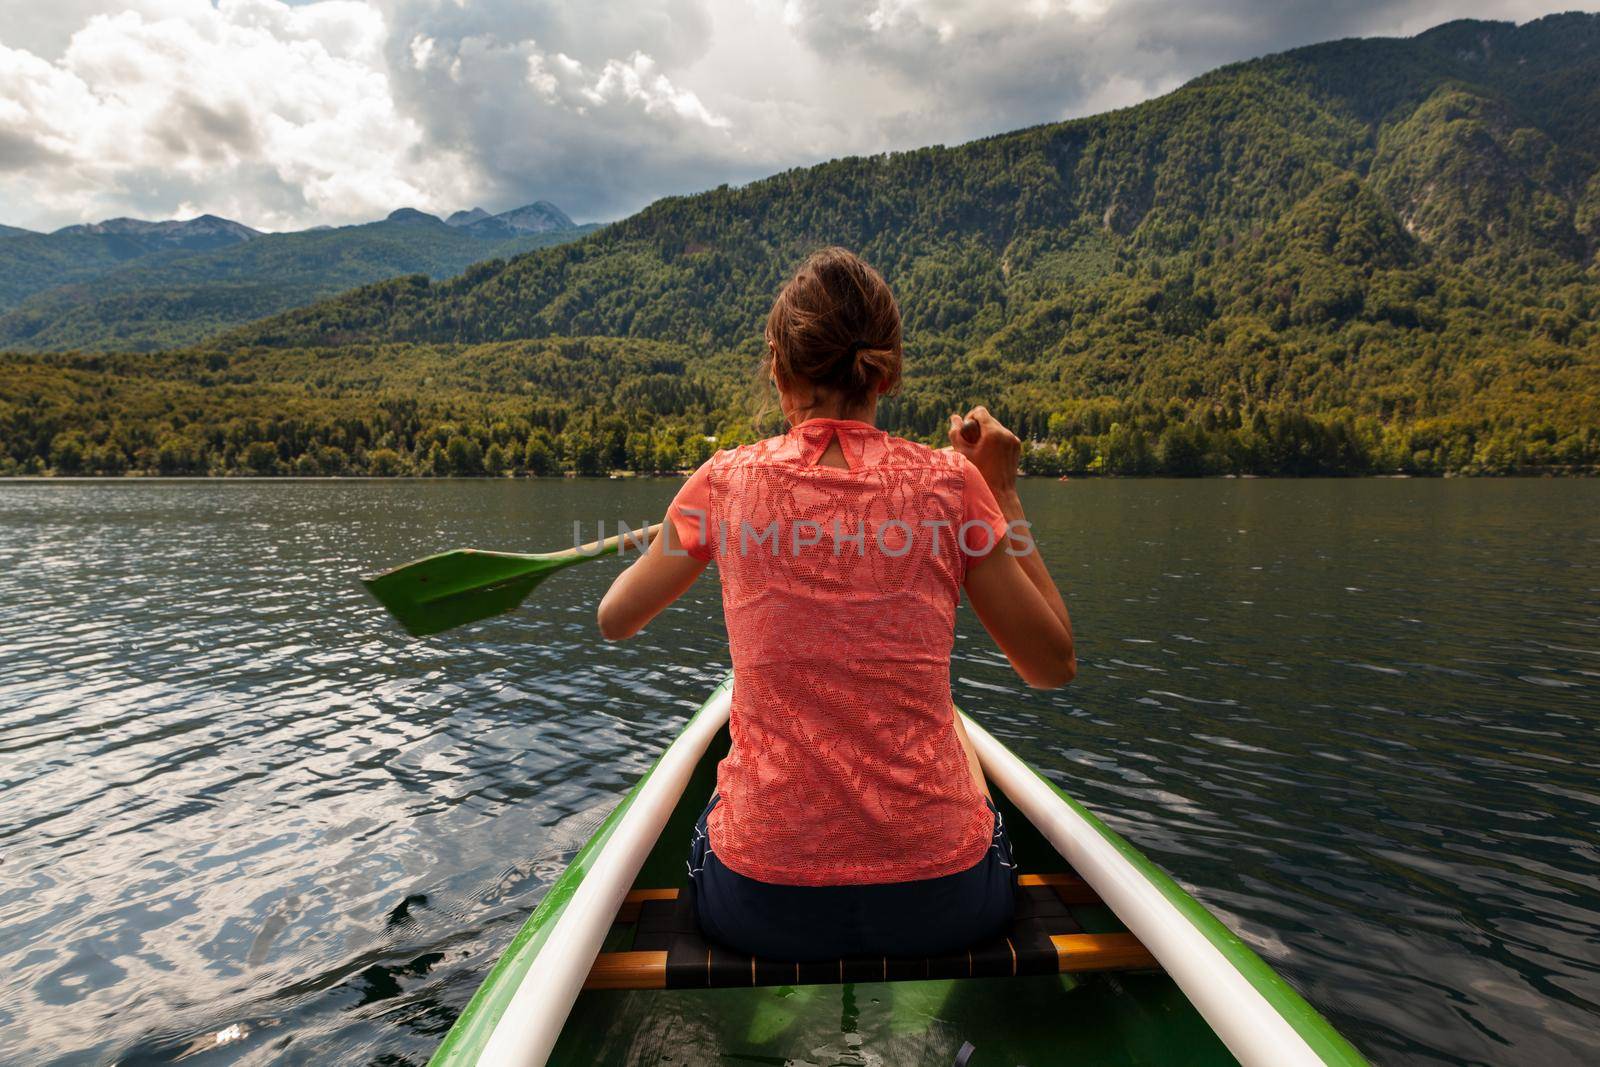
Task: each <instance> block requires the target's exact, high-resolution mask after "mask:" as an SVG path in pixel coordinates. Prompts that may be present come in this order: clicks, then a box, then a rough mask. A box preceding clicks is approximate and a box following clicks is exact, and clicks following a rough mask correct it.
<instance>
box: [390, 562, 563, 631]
mask: <svg viewBox="0 0 1600 1067" xmlns="http://www.w3.org/2000/svg"><path fill="white" fill-rule="evenodd" d="M593 558H594V557H593V556H583V555H579V554H577V553H573V552H561V553H554V554H551V555H543V556H535V555H523V554H519V553H515V552H479V551H477V550H476V549H471V548H458V549H454V550H453V551H450V552H441V553H439V554H438V555H436V556H428V557H427V558H425V559H419V560H417V561H416V562H414V563H407V564H406V565H404V566H403V567H396V568H395V569H394V570H392V571H385V572H384V573H382V574H378V575H374V576H373V577H371V578H363V579H362V580H361V583H362V584H363V585H365V586H366V587H367V589H368V590H370V591H371V593H372V595H373V596H375V597H377V598H378V603H380V604H382V605H383V606H384V607H385V608H388V609H389V613H390V614H391V615H393V616H394V617H395V618H396V619H398V620H400V625H401V626H404V627H405V628H406V632H407V633H409V634H410V635H411V636H412V637H426V636H427V635H429V634H436V633H439V632H441V631H443V630H449V629H451V628H453V627H456V626H462V625H465V624H466V623H469V622H477V621H478V620H479V619H487V618H489V617H490V616H492V615H499V614H501V613H502V612H507V611H510V610H511V609H512V608H515V607H516V606H517V605H518V604H520V603H522V600H523V598H524V597H526V596H527V595H528V594H529V593H531V592H533V589H534V587H535V586H537V585H538V584H539V583H540V582H542V581H544V580H545V579H546V578H548V577H550V575H552V574H554V573H555V572H556V571H559V570H561V569H562V568H564V567H570V566H572V565H573V564H574V563H581V562H583V561H584V560H587V559H593Z"/></svg>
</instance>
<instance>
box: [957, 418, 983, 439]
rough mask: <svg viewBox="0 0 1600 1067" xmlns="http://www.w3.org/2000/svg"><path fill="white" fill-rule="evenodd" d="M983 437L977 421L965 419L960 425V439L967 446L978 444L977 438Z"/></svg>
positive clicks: (981, 428)
mask: <svg viewBox="0 0 1600 1067" xmlns="http://www.w3.org/2000/svg"><path fill="white" fill-rule="evenodd" d="M981 436H983V427H982V426H979V425H978V420H977V419H966V420H965V421H963V422H962V423H961V439H962V440H963V441H965V442H966V443H967V444H969V445H975V444H977V443H978V438H979V437H981Z"/></svg>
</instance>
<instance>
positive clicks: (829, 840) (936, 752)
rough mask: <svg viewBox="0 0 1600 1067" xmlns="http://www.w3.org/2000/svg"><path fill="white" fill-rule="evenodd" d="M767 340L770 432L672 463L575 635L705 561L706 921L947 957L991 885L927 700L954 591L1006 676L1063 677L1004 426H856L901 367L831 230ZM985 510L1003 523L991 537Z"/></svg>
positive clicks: (886, 320) (1000, 854) (995, 523)
mask: <svg viewBox="0 0 1600 1067" xmlns="http://www.w3.org/2000/svg"><path fill="white" fill-rule="evenodd" d="M766 341H767V356H766V359H765V360H764V361H763V364H762V371H763V374H764V375H766V376H767V378H768V380H769V381H770V383H771V385H772V386H773V387H774V388H775V390H776V393H777V397H778V401H779V407H780V408H781V409H782V411H783V413H784V416H785V417H786V418H787V419H788V421H789V423H790V424H791V426H792V427H793V428H792V429H791V430H790V431H789V432H788V433H786V434H784V435H783V436H782V437H774V438H771V439H769V440H766V441H762V442H760V443H758V444H754V445H748V446H745V447H743V448H736V449H732V450H729V451H725V452H719V453H717V454H716V455H715V456H713V457H712V458H711V459H710V460H709V461H708V462H707V463H706V464H705V465H704V466H702V467H701V468H700V470H698V471H696V472H695V474H694V476H693V477H691V478H690V479H689V481H688V482H687V483H685V485H684V486H683V488H682V490H681V491H680V492H679V494H678V497H677V499H676V500H674V501H673V504H672V507H671V508H670V509H669V512H668V514H669V517H670V519H671V521H670V522H668V523H667V524H666V529H667V530H668V534H667V536H663V537H658V538H656V539H655V540H654V541H653V542H652V543H651V545H650V547H649V549H648V550H647V551H646V552H645V554H644V556H643V557H642V558H641V559H640V560H639V561H638V562H637V563H635V564H634V565H633V566H632V567H629V568H628V569H627V570H626V571H624V572H623V573H622V574H621V575H619V576H618V577H617V580H616V581H615V582H613V583H612V586H611V589H610V591H608V592H607V593H606V595H605V598H604V599H603V600H601V602H600V608H599V611H598V620H599V623H600V631H601V633H603V634H605V636H606V637H608V638H612V639H619V638H624V637H629V636H632V635H633V634H635V633H637V632H638V631H639V629H640V628H641V627H643V626H644V625H645V624H646V623H648V622H649V621H650V620H651V619H653V618H655V617H656V615H657V614H659V613H660V612H661V611H662V610H663V609H664V608H665V607H666V606H667V605H668V604H671V603H672V602H673V601H674V600H676V599H677V598H678V597H679V596H682V595H683V593H684V592H685V591H686V590H688V588H689V587H690V586H691V585H692V584H693V583H694V581H695V579H696V578H698V577H699V576H700V574H701V573H702V572H703V571H704V570H705V567H706V564H707V563H708V562H710V560H712V559H716V560H717V563H718V567H719V570H720V572H721V578H722V597H723V608H724V614H725V616H726V618H727V624H728V640H729V650H730V653H731V655H732V657H733V667H734V684H733V715H732V723H731V730H732V734H733V744H732V747H731V749H730V751H729V755H728V756H727V758H726V759H724V760H723V762H722V764H721V766H720V767H719V769H718V779H717V782H718V792H717V794H716V795H714V796H712V797H711V799H710V802H709V803H708V804H707V805H706V810H705V812H704V814H702V815H701V817H700V819H699V820H698V821H697V823H696V825H695V833H694V838H693V840H692V841H691V843H690V846H689V854H688V863H689V873H690V883H691V886H692V897H693V900H694V910H695V917H696V919H697V920H698V921H699V924H700V927H701V929H702V930H703V931H704V932H705V934H706V936H707V937H708V938H709V939H711V940H712V941H715V942H720V943H722V944H725V945H729V946H732V947H736V948H739V949H740V950H742V951H744V952H748V953H751V954H754V955H757V956H764V957H766V958H769V959H783V960H802V959H837V958H840V957H842V956H847V955H857V954H865V955H882V956H889V955H896V956H903V955H929V954H937V953H939V952H945V951H954V950H956V949H959V948H961V947H963V946H966V945H971V944H974V943H976V942H977V941H979V940H981V939H983V938H985V937H992V936H996V935H997V934H998V932H999V931H1001V930H1003V929H1004V928H1005V927H1006V925H1007V924H1008V923H1009V922H1010V920H1011V915H1012V911H1013V908H1014V889H1015V867H1014V865H1013V863H1012V860H1011V850H1010V844H1009V842H1008V841H1007V839H1006V835H1005V829H1004V827H1003V826H1002V825H1001V821H1000V816H999V813H998V812H997V811H995V810H994V809H993V808H992V807H991V806H990V805H989V804H988V797H987V795H986V793H985V786H984V780H983V772H982V769H981V768H980V767H979V765H978V761H977V758H976V756H975V755H974V754H973V753H972V751H971V750H970V748H969V747H968V746H967V745H966V743H965V740H964V737H963V735H962V732H961V727H960V722H959V720H958V719H957V718H956V715H955V712H954V709H953V708H952V706H951V703H950V650H951V646H952V644H953V642H954V634H955V613H956V605H957V604H958V602H959V601H960V598H961V594H962V591H963V590H965V592H966V595H967V597H968V599H969V600H970V601H971V603H972V606H973V609H974V610H975V611H976V612H977V615H978V618H979V619H980V620H981V621H982V622H983V625H984V628H985V629H987V630H988V631H989V633H990V634H991V635H992V636H993V637H994V638H995V640H996V642H997V643H998V644H999V645H1000V647H1001V649H1002V650H1003V651H1004V652H1005V654H1006V657H1007V658H1008V659H1009V660H1010V661H1011V663H1012V665H1013V666H1014V667H1016V669H1017V672H1018V674H1019V675H1021V676H1022V678H1023V679H1025V680H1026V681H1028V682H1029V683H1030V684H1034V685H1049V686H1054V685H1062V684H1064V683H1065V682H1067V681H1069V680H1070V679H1071V677H1072V672H1073V670H1074V669H1075V660H1074V658H1073V651H1072V624H1071V620H1070V619H1069V618H1068V616H1067V608H1066V604H1065V603H1064V602H1063V601H1062V599H1061V595H1060V592H1059V591H1058V590H1057V589H1056V587H1055V583H1054V582H1052V581H1051V579H1050V576H1049V573H1048V572H1047V571H1046V570H1045V568H1044V564H1043V562H1042V561H1041V560H1040V559H1039V554H1038V552H1037V551H1035V550H1034V548H1033V545H1032V542H1031V540H1029V539H1028V538H1027V535H1026V532H1025V531H1026V526H1027V522H1026V519H1025V517H1024V515H1023V511H1022V502H1021V499H1020V497H1018V495H1017V493H1016V472H1017V459H1018V456H1019V455H1020V451H1021V442H1020V441H1018V439H1017V437H1016V435H1015V434H1013V433H1011V432H1010V431H1009V430H1007V429H1005V427H1003V426H1001V425H1000V424H999V423H998V422H996V421H995V420H994V419H993V417H991V416H990V415H989V413H988V411H987V410H985V409H984V408H982V407H975V408H972V409H971V410H970V411H969V412H968V415H967V417H966V419H965V420H963V419H962V418H960V417H959V416H955V415H952V416H951V418H950V423H949V431H950V449H949V450H941V451H937V452H936V451H934V450H933V449H931V448H927V447H925V446H923V445H918V444H913V443H911V442H909V441H902V440H900V439H898V438H894V437H890V436H889V435H888V434H886V433H884V432H883V431H881V430H878V429H875V428H874V427H873V425H872V421H873V418H874V416H875V414H876V411H877V405H878V398H879V397H881V396H884V395H886V394H888V393H891V392H893V391H894V390H895V388H896V387H897V386H898V385H899V382H900V374H901V362H902V358H903V355H904V353H903V349H902V344H901V326H900V309H899V306H898V305H897V304H896V303H895V299H894V294H893V293H891V292H890V290H889V287H888V285H887V284H886V283H885V282H884V280H883V278H882V277H881V276H880V275H879V274H878V272H877V271H875V270H873V269H872V268H871V267H870V266H868V265H867V264H866V263H863V262H862V261H861V259H860V258H859V257H857V256H854V255H852V254H851V253H850V252H847V251H845V250H844V249H842V248H825V249H822V250H820V251H818V252H816V253H814V254H813V255H811V256H810V257H808V258H807V259H806V261H805V262H804V263H802V264H801V265H800V268H799V269H798V270H797V271H796V272H795V275H794V277H793V278H791V279H790V280H789V281H788V283H787V284H785V285H784V287H783V290H782V291H781V292H780V293H779V294H778V297H777V299H776V300H775V301H774V302H773V305H772V311H771V313H770V314H769V315H768V316H767V329H766ZM814 416H827V417H826V418H817V417H814ZM997 496H998V498H999V499H998V500H997ZM1008 519H1009V520H1010V521H1011V523H1014V524H1017V527H1016V528H1017V530H1018V531H1019V532H1020V537H1019V538H1015V539H1008V542H1007V548H1006V550H1005V551H995V550H994V549H995V548H996V547H997V546H998V544H999V543H1000V541H1001V537H1002V533H1004V532H1009V531H1008V525H1009V524H1008V523H1007V520H1008ZM1012 540H1017V541H1020V545H1019V548H1018V550H1017V551H1015V552H1014V551H1012ZM674 544H676V546H677V547H676V548H674V547H673V546H674ZM685 548H687V549H688V551H684V549H685Z"/></svg>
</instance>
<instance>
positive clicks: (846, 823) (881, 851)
mask: <svg viewBox="0 0 1600 1067" xmlns="http://www.w3.org/2000/svg"><path fill="white" fill-rule="evenodd" d="M835 436H837V437H838V440H839V446H840V449H841V450H842V451H843V453H844V456H845V461H846V462H847V463H848V464H849V469H848V470H844V469H840V468H837V467H827V466H822V465H820V464H819V463H818V462H817V460H818V459H819V457H821V455H822V453H823V452H824V451H825V450H826V449H827V447H828V444H829V442H830V441H832V440H833V438H834V437H835ZM668 517H669V519H670V521H671V522H672V524H673V529H674V531H675V533H676V535H677V545H679V546H681V547H682V548H683V549H686V550H687V551H689V552H690V553H691V554H692V555H694V556H696V557H698V558H700V559H708V560H709V559H712V558H715V559H716V561H717V567H718V569H719V571H720V572H721V576H722V605H723V612H724V615H725V616H726V619H727V626H728V646H729V650H730V652H731V654H732V657H733V671H734V686H733V708H732V721H731V724H730V730H731V732H732V737H733V747H732V750H731V751H730V752H729V754H728V756H727V758H726V759H724V760H723V761H722V764H721V766H720V767H719V768H718V771H717V791H718V793H719V794H720V795H721V797H722V800H721V802H720V803H719V804H718V805H717V806H716V808H715V809H714V810H713V811H712V813H711V819H710V824H709V832H710V836H711V847H712V848H713V849H714V850H715V851H716V854H717V857H718V858H719V859H721V860H722V862H723V863H724V864H726V865H727V866H728V867H729V868H731V869H732V870H734V871H737V872H738V873H740V874H743V875H745V876H747V877H750V878H755V879H758V880H759V881H763V882H769V883H777V884H782V885H862V884H876V883H883V882H904V881H912V880H917V879H924V878H936V877H939V876H941V875H946V874H953V873H955V872H956V871H961V870H965V869H966V868H968V867H971V866H973V865H974V864H976V863H977V862H978V861H979V860H980V859H982V858H983V854H984V852H985V850H986V849H987V848H988V847H989V843H990V840H991V836H992V832H993V816H991V815H990V813H989V810H988V807H987V806H986V805H985V803H984V798H983V794H982V792H980V791H979V789H978V787H977V785H976V784H975V783H974V782H973V780H972V774H971V771H970V770H969V769H968V766H967V761H966V755H965V753H964V751H963V750H962V747H961V742H960V739H959V738H958V737H957V735H956V731H955V722H954V717H953V713H952V710H951V700H950V648H951V645H952V643H953V641H954V635H955V616H956V605H957V603H958V602H959V601H960V598H961V584H962V582H963V581H964V580H965V578H966V572H967V567H968V565H969V563H970V561H972V560H973V559H975V558H978V557H981V556H983V555H985V554H986V553H987V552H988V551H989V550H990V549H992V548H993V547H994V546H995V545H997V544H998V543H999V541H1000V539H1001V538H1002V537H1003V536H1004V531H1005V519H1004V518H1003V517H1002V515H1001V514H1000V508H999V506H998V505H997V504H996V503H995V499H994V494H993V493H991V492H990V491H989V487H988V485H987V484H985V482H984V480H983V476H982V475H981V474H980V473H979V472H978V470H977V468H975V467H974V466H973V465H972V463H971V462H970V461H969V460H967V459H966V457H964V456H961V455H959V454H958V453H955V452H948V451H935V450H933V449H931V448H928V447H927V446H925V445H919V444H915V443H913V442H911V441H903V440H901V439H899V438H897V437H890V436H889V435H888V434H887V433H884V432H883V431H882V430H878V429H875V428H874V427H872V426H869V425H867V424H866V423H862V422H850V421H845V420H839V419H811V420H809V421H807V422H804V423H801V424H800V425H799V426H796V427H795V428H794V429H792V430H790V431H789V432H788V433H787V434H785V435H784V436H782V437H774V438H771V439H769V440H766V441H762V442H760V443H758V444H753V445H746V446H744V447H742V448H735V449H731V450H729V451H725V452H718V453H717V454H716V455H714V456H713V457H712V458H711V459H710V460H709V461H707V462H706V464H705V465H704V466H702V467H701V468H700V469H699V470H698V471H696V472H695V473H694V475H693V477H691V478H690V479H689V480H688V482H687V483H685V484H684V486H683V488H682V490H681V491H680V492H679V493H678V496H677V498H676V499H675V500H674V501H673V503H672V507H671V508H670V509H669V510H668Z"/></svg>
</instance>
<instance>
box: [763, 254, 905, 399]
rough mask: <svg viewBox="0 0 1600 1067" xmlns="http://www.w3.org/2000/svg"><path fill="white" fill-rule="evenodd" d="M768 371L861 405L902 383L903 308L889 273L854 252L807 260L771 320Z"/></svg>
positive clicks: (782, 381)
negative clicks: (887, 279) (885, 277)
mask: <svg viewBox="0 0 1600 1067" xmlns="http://www.w3.org/2000/svg"><path fill="white" fill-rule="evenodd" d="M767 342H768V352H767V359H768V361H769V363H768V367H769V369H770V370H771V372H772V376H773V377H774V378H776V379H777V380H778V384H779V385H783V386H793V385H795V384H799V383H805V384H809V385H811V386H812V387H814V388H816V389H819V390H825V391H828V392H831V393H834V394H836V395H837V396H838V397H839V398H840V400H841V401H842V402H843V405H844V406H845V407H847V408H849V407H860V406H863V405H865V404H866V403H868V402H869V401H871V400H872V399H873V398H874V397H876V396H878V395H880V394H883V393H889V392H893V391H894V390H895V388H896V387H898V386H899V384H900V365H901V360H902V357H903V353H902V351H901V347H900V308H899V305H897V304H896V303H895V299H894V294H893V293H892V292H890V291H889V284H888V283H887V282H885V281H884V280H883V276H882V275H881V274H879V273H878V272H877V271H875V270H873V269H872V268H871V267H869V266H868V265H867V264H866V263H865V262H864V261H863V260H862V259H861V258H860V257H859V256H857V255H856V254H855V253H853V252H850V251H847V250H846V249H843V248H837V247H834V248H823V249H820V250H818V251H816V252H813V253H812V254H811V255H809V256H807V257H806V261H805V262H804V263H802V264H800V268H799V269H798V270H796V271H795V273H794V277H793V278H791V279H789V282H788V284H786V285H785V286H784V287H783V290H782V291H781V292H780V293H778V299H777V300H776V301H774V302H773V304H772V311H771V313H770V314H769V315H768V316H767Z"/></svg>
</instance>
